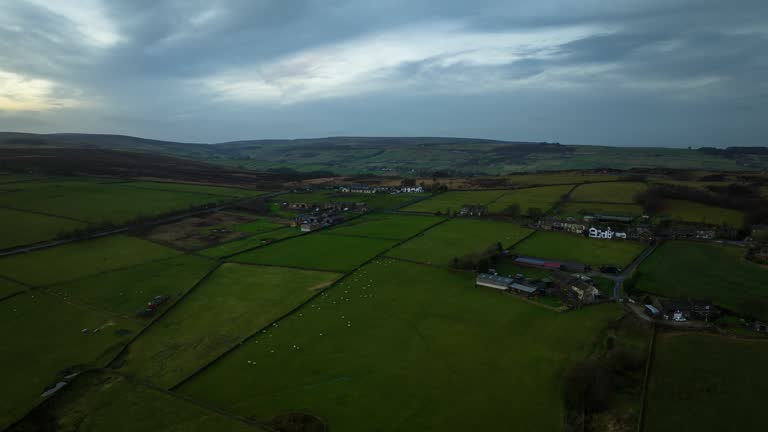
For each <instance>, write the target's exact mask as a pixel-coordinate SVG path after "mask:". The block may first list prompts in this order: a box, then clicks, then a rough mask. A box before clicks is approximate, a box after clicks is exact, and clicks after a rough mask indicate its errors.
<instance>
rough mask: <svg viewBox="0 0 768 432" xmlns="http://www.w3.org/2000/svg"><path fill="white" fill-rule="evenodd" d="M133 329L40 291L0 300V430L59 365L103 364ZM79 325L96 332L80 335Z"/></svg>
mask: <svg viewBox="0 0 768 432" xmlns="http://www.w3.org/2000/svg"><path fill="white" fill-rule="evenodd" d="M139 327H140V324H139V323H137V322H134V321H132V320H125V319H121V318H117V317H114V316H110V315H108V314H102V313H99V312H94V311H93V310H91V309H87V308H82V307H78V306H74V305H72V304H69V303H67V302H64V301H62V300H61V299H59V298H56V297H53V296H51V295H49V294H46V293H42V292H31V293H26V294H21V295H18V296H15V297H13V298H10V299H7V300H5V301H3V302H0V334H2V335H3V342H2V343H0V369H1V370H2V371H3V391H4V393H5V395H4V396H3V398H2V401H1V402H0V428H2V427H4V426H5V425H7V424H8V423H10V422H11V421H13V420H14V419H16V418H18V417H20V416H21V415H23V414H24V413H25V412H26V411H27V410H28V409H30V408H32V405H34V404H35V403H36V402H37V401H39V399H40V394H41V393H42V392H43V391H44V389H45V388H46V387H47V386H48V385H50V384H54V383H55V382H56V379H57V378H58V377H60V375H61V374H62V372H63V371H65V369H67V368H70V367H73V366H78V365H80V366H104V363H105V362H106V361H108V360H109V357H110V356H111V355H115V354H117V350H119V349H120V347H121V346H122V344H124V343H126V342H127V341H128V339H129V338H130V337H131V335H132V334H134V333H135V332H137V331H138V330H139ZM85 328H87V329H90V330H93V329H97V328H98V329H100V331H99V332H97V333H93V332H92V331H89V332H87V333H81V330H82V329H85ZM65 375H66V373H65Z"/></svg>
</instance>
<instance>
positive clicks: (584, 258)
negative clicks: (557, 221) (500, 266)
mask: <svg viewBox="0 0 768 432" xmlns="http://www.w3.org/2000/svg"><path fill="white" fill-rule="evenodd" d="M643 249H645V245H644V244H643V243H638V242H633V241H627V240H598V239H590V238H587V237H582V236H576V235H571V234H563V233H557V232H548V231H539V232H537V233H535V234H534V235H532V236H530V237H528V238H527V239H525V240H524V241H522V242H520V243H518V244H517V246H515V248H514V252H515V253H517V254H520V255H530V256H535V257H539V258H549V259H553V260H561V261H573V262H579V263H583V264H590V265H593V266H598V265H603V264H613V265H617V266H620V267H626V266H627V265H629V264H630V263H631V262H632V260H634V259H635V257H636V256H637V255H639V254H640V252H642V251H643Z"/></svg>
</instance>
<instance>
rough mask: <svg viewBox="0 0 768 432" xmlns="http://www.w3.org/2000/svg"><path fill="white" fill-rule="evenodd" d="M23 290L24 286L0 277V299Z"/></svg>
mask: <svg viewBox="0 0 768 432" xmlns="http://www.w3.org/2000/svg"><path fill="white" fill-rule="evenodd" d="M25 289H26V288H24V285H21V284H18V283H16V282H14V281H11V280H8V279H3V278H2V277H0V299H1V298H4V297H7V296H9V295H11V294H15V293H17V292H19V291H24V290H25Z"/></svg>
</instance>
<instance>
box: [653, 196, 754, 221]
mask: <svg viewBox="0 0 768 432" xmlns="http://www.w3.org/2000/svg"><path fill="white" fill-rule="evenodd" d="M657 219H671V220H677V221H683V222H696V223H707V224H712V225H729V226H732V227H737V228H739V227H742V226H744V213H742V212H740V211H738V210H733V209H727V208H722V207H714V206H709V205H706V204H699V203H696V202H692V201H681V200H665V201H664V205H663V207H662V210H661V211H660V212H659V214H658V215H657Z"/></svg>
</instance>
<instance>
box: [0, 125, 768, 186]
mask: <svg viewBox="0 0 768 432" xmlns="http://www.w3.org/2000/svg"><path fill="white" fill-rule="evenodd" d="M0 148H99V149H109V150H120V151H130V152H142V153H159V154H163V155H167V156H173V157H179V158H184V159H194V160H198V161H206V162H211V163H214V164H218V165H225V166H229V167H233V168H237V169H241V170H252V171H260V172H273V173H280V174H291V173H304V174H314V175H328V174H338V175H358V174H378V175H405V176H416V175H418V176H425V175H433V174H435V173H439V174H441V175H443V174H447V175H453V174H457V175H503V174H510V173H516V172H532V171H548V170H569V169H595V168H614V169H631V168H679V169H710V170H727V171H745V170H765V169H768V149H766V148H765V147H731V148H728V149H711V148H702V149H673V148H661V147H658V148H657V147H645V148H637V147H607V146H585V145H561V144H559V143H546V142H515V141H499V140H489V139H476V138H453V137H325V138H307V139H290V140H288V139H262V140H243V141H230V142H223V143H182V142H172V141H161V140H152V139H145V138H137V137H131V136H125V135H97V134H73V133H68V134H30V133H16V132H0Z"/></svg>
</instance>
